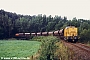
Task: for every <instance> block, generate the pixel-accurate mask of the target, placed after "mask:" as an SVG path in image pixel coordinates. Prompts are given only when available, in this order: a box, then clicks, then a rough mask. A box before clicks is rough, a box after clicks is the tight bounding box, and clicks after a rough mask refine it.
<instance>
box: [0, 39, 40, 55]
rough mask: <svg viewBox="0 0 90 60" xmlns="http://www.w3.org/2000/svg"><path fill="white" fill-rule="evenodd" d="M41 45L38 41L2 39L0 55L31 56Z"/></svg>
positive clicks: (0, 41)
mask: <svg viewBox="0 0 90 60" xmlns="http://www.w3.org/2000/svg"><path fill="white" fill-rule="evenodd" d="M40 45H41V43H40V42H38V41H26V40H9V41H7V40H0V57H30V56H32V55H33V54H35V53H36V52H37V51H38V49H39V48H40Z"/></svg>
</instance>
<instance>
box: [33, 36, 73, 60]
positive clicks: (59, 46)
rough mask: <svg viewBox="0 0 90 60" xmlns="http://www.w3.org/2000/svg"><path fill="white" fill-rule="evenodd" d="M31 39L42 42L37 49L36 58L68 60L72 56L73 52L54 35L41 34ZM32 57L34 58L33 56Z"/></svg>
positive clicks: (41, 59) (40, 59)
mask: <svg viewBox="0 0 90 60" xmlns="http://www.w3.org/2000/svg"><path fill="white" fill-rule="evenodd" d="M33 40H37V41H40V42H42V45H41V48H40V49H39V51H38V54H39V57H38V60H70V59H71V58H72V55H73V52H70V51H69V50H68V48H67V47H65V46H64V44H63V43H62V42H61V41H60V39H58V38H56V37H53V36H45V37H44V36H41V37H34V38H33ZM33 57H34V56H33ZM32 59H34V60H35V58H32ZM36 60H37V59H36Z"/></svg>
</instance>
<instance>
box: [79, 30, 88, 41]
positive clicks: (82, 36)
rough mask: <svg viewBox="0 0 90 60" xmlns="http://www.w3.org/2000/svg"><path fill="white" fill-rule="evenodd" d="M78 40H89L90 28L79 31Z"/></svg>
mask: <svg viewBox="0 0 90 60" xmlns="http://www.w3.org/2000/svg"><path fill="white" fill-rule="evenodd" d="M80 39H81V40H80V41H81V42H88V41H90V29H88V30H87V29H84V30H83V31H82V32H81V33H80Z"/></svg>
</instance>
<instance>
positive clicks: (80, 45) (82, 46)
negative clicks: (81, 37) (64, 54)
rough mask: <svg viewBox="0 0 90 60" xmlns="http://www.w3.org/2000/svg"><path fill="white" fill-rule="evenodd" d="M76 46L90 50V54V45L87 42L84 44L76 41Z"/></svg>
mask: <svg viewBox="0 0 90 60" xmlns="http://www.w3.org/2000/svg"><path fill="white" fill-rule="evenodd" d="M73 45H74V46H76V47H78V48H80V49H82V50H84V51H86V52H88V53H89V54H90V46H86V45H85V44H82V43H76V44H73Z"/></svg>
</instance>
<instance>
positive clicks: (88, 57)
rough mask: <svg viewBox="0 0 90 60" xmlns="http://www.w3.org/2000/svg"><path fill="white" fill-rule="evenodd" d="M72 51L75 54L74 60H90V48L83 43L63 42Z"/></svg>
mask: <svg viewBox="0 0 90 60" xmlns="http://www.w3.org/2000/svg"><path fill="white" fill-rule="evenodd" d="M62 42H63V43H64V45H65V46H67V47H68V48H69V49H70V50H71V51H73V52H74V58H73V60H90V46H87V45H85V44H82V43H68V42H65V41H62Z"/></svg>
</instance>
